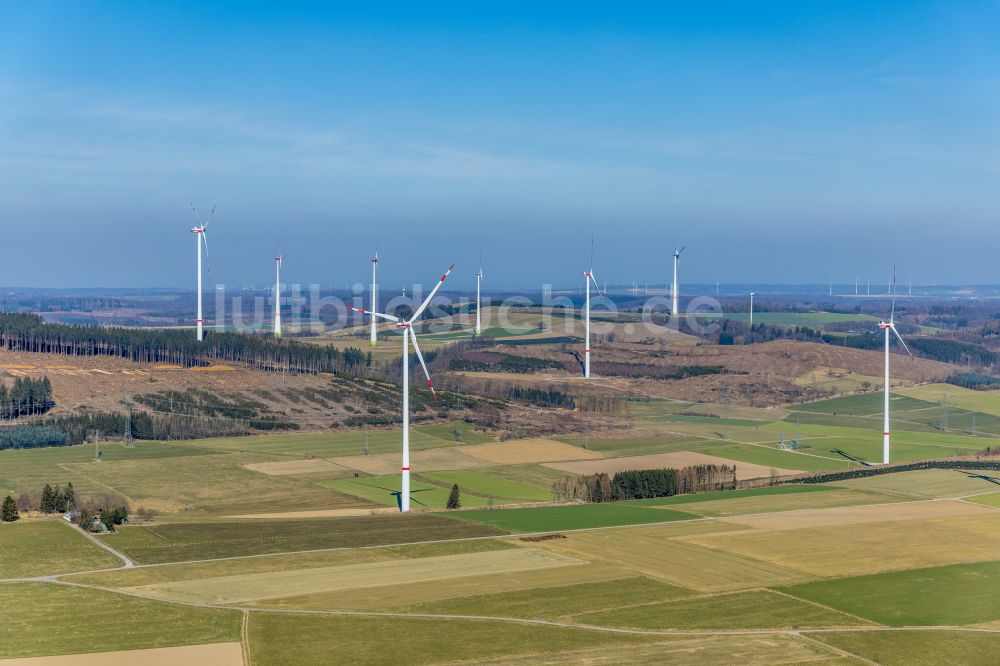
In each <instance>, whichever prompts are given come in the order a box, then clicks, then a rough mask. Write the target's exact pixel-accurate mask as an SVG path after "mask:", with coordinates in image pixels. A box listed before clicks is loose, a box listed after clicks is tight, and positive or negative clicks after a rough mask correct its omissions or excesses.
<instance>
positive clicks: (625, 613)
mask: <svg viewBox="0 0 1000 666" xmlns="http://www.w3.org/2000/svg"><path fill="white" fill-rule="evenodd" d="M576 619H577V620H578V621H580V622H583V623H585V624H596V625H600V626H607V627H627V628H633V629H737V628H738V629H782V628H788V629H802V628H807V627H837V626H841V627H849V626H857V625H864V624H867V623H866V622H864V621H861V620H858V619H856V618H852V617H850V616H849V615H844V614H843V613H838V612H836V611H832V610H828V609H825V608H820V607H819V606H816V605H815V604H809V603H806V602H804V601H799V600H797V599H792V598H789V597H787V596H784V595H782V594H776V593H774V592H770V591H751V592H734V593H731V594H720V595H716V596H711V597H703V598H697V599H678V600H675V601H667V602H663V603H654V604H643V605H638V606H633V607H624V608H615V609H612V610H603V611H599V612H596V613H584V614H581V615H578V616H577V618H576Z"/></svg>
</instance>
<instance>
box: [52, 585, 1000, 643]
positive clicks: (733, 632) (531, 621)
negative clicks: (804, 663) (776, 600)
mask: <svg viewBox="0 0 1000 666" xmlns="http://www.w3.org/2000/svg"><path fill="white" fill-rule="evenodd" d="M46 582H49V583H50V584H52V585H66V586H69V587H79V588H84V589H91V590H99V591H102V592H112V593H115V594H121V595H124V596H128V597H134V598H136V599H145V600H150V601H159V602H162V603H171V604H176V605H180V606H190V607H193V608H213V609H218V610H236V611H243V612H245V613H275V614H279V613H280V614H285V615H314V616H315V615H319V616H330V617H388V618H401V619H405V618H413V619H429V620H441V619H446V620H473V621H484V622H507V623H512V624H528V625H538V626H548V627H564V628H570V629H586V630H590V631H598V632H606V633H616V634H637V635H649V636H774V635H793V636H798V635H801V634H802V633H803V632H808V633H810V634H815V633H835V632H871V631H874V632H879V631H886V632H890V631H891V632H913V631H960V632H968V633H984V634H1000V628H994V627H965V626H959V625H956V626H951V625H938V626H915V627H888V626H883V625H877V624H876V625H866V626H857V627H831V628H815V629H700V630H699V629H694V630H692V629H662V630H658V629H633V628H623V627H607V626H602V625H594V624H575V623H571V622H560V621H556V620H543V619H539V618H520V617H502V616H492V615H466V614H460V615H457V614H435V613H407V612H396V611H336V610H309V609H296V608H270V607H266V606H245V605H225V604H214V603H198V602H193V601H180V600H163V599H160V598H158V597H154V596H149V595H145V594H142V593H140V592H136V591H133V590H128V589H122V588H109V587H103V586H100V585H91V584H87V583H74V582H69V581H62V580H57V581H46ZM769 591H772V592H773V590H769ZM792 598H793V599H798V598H797V597H794V596H793V597H792ZM799 601H805V600H799ZM838 612H840V611H838Z"/></svg>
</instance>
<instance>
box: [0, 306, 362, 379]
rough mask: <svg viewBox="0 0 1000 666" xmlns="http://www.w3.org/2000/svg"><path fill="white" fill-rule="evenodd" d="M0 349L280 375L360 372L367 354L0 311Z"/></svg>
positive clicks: (257, 338)
mask: <svg viewBox="0 0 1000 666" xmlns="http://www.w3.org/2000/svg"><path fill="white" fill-rule="evenodd" d="M0 346H2V347H3V348H4V349H7V350H10V351H24V352H37V353H48V354H64V355H68V356H114V357H117V358H126V359H129V360H131V361H137V362H142V363H172V364H176V365H182V366H184V367H192V366H199V365H205V364H207V363H208V362H209V361H213V360H217V361H229V362H232V363H238V364H241V365H245V366H247V367H250V368H255V369H258V370H269V371H280V372H309V373H316V372H347V373H352V372H353V373H358V372H363V371H364V370H365V368H367V367H368V366H369V365H370V364H371V356H370V355H369V354H366V353H365V352H363V351H361V350H360V349H355V348H350V349H345V350H343V351H341V350H339V349H335V348H334V347H332V346H330V345H327V346H320V345H310V344H305V343H301V342H295V341H292V340H274V339H273V338H265V337H260V336H251V335H241V334H239V333H216V332H207V333H206V334H205V340H204V341H202V342H198V341H197V340H195V338H194V335H193V334H192V333H190V332H188V331H179V330H149V329H139V328H115V327H96V326H71V325H67V324H50V323H47V322H46V321H45V320H44V319H42V318H41V317H40V316H38V315H33V314H23V313H0Z"/></svg>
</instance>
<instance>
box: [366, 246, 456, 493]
mask: <svg viewBox="0 0 1000 666" xmlns="http://www.w3.org/2000/svg"><path fill="white" fill-rule="evenodd" d="M453 268H455V264H452V265H451V266H449V267H448V270H447V271H446V272H445V274H444V275H442V276H441V279H440V280H439V281H438V283H437V284H436V285H434V288H433V289H431V293H429V294H427V298H425V299H424V302H423V303H421V304H420V307H418V308H417V309H416V310H414V311H413V314H412V315H410V318H409V319H407V320H402V319H400V318H399V317H395V316H393V315H388V314H382V313H381V312H368V311H367V310H362V309H361V308H352V307H349V306H348V308H347V309H348V310H353V311H355V312H360V313H361V314H368V315H372V316H373V317H380V318H382V319H385V320H387V321H391V322H393V323H394V324H395V325H396V328H398V329H402V331H403V465H402V473H403V474H402V482H401V484H400V494H399V499H400V503H399V510H400V511H402V512H404V513H406V512H408V511H409V510H410V341H411V339H412V342H413V351H414V352H416V354H417V360H418V361H420V367H421V368H423V369H424V376H425V377H427V386H428V387H430V389H431V393H433V394H434V399H435V400H437V392H436V391H435V390H434V383H433V382H432V381H431V375H430V373H429V372H427V364H426V363H424V356H423V354H421V353H420V346H419V345H418V344H417V334H416V333H415V332H414V331H413V322H415V321H417V319H419V318H420V315H422V314H423V313H424V310H425V309H427V305H428V304H429V303H430V302H431V299H432V298H434V294H436V293H437V290H438V289H440V288H441V285H442V284H444V281H445V278H447V277H448V275H450V274H451V270H452V269H453Z"/></svg>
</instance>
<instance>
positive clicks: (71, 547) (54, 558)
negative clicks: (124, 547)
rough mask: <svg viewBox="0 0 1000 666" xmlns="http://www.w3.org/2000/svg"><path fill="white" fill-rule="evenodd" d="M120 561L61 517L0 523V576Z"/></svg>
mask: <svg viewBox="0 0 1000 666" xmlns="http://www.w3.org/2000/svg"><path fill="white" fill-rule="evenodd" d="M118 566H121V560H119V559H118V558H117V557H115V556H114V555H112V554H111V553H109V552H108V551H106V550H104V549H103V548H101V547H99V546H97V545H95V544H93V543H91V542H90V541H89V540H88V539H87V538H86V537H85V536H83V534H81V533H80V532H78V531H76V530H74V529H73V528H72V527H70V525H68V524H66V523H64V522H63V521H62V519H53V520H46V521H41V522H25V521H20V522H16V523H0V578H28V577H33V576H48V575H52V574H58V573H67V572H70V571H87V570H89V569H110V568H112V567H118Z"/></svg>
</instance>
